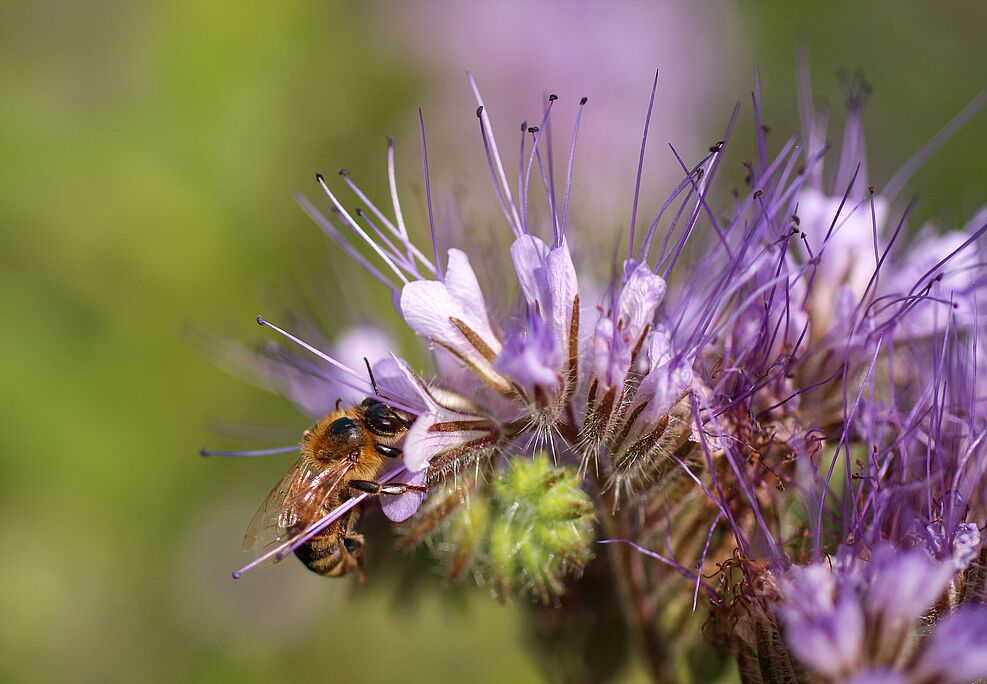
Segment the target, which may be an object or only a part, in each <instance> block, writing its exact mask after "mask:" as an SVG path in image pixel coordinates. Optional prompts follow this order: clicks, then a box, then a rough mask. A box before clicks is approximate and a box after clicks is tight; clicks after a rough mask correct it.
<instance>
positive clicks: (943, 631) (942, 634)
mask: <svg viewBox="0 0 987 684" xmlns="http://www.w3.org/2000/svg"><path fill="white" fill-rule="evenodd" d="M908 671H909V672H908V674H909V678H908V681H909V682H914V683H915V684H965V683H966V682H972V681H976V680H979V679H983V678H984V677H987V610H985V609H984V608H966V609H961V610H958V611H956V612H955V613H952V614H950V615H948V616H946V617H945V618H943V619H942V621H941V622H939V623H938V624H937V625H936V628H935V629H934V630H933V632H932V634H930V635H929V636H928V638H926V639H925V641H923V642H922V643H921V645H920V646H919V647H918V650H917V653H916V655H915V656H914V658H913V659H912V662H911V664H910V666H909V668H908Z"/></svg>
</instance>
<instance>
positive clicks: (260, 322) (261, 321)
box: [257, 314, 267, 325]
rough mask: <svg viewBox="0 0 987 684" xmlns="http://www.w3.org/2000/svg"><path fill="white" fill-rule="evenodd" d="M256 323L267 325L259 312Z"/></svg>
mask: <svg viewBox="0 0 987 684" xmlns="http://www.w3.org/2000/svg"><path fill="white" fill-rule="evenodd" d="M257 325H267V321H265V320H264V317H263V316H262V315H260V314H258V315H257Z"/></svg>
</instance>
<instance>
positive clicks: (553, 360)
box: [494, 315, 562, 394]
mask: <svg viewBox="0 0 987 684" xmlns="http://www.w3.org/2000/svg"><path fill="white" fill-rule="evenodd" d="M561 366H562V351H561V350H560V349H559V344H558V341H557V340H556V338H555V336H554V334H553V333H552V330H551V328H549V327H548V325H546V324H545V323H544V322H543V321H542V319H541V317H540V316H537V315H533V316H531V317H530V322H529V324H528V327H527V328H526V329H525V330H520V331H518V332H516V333H514V334H513V335H511V337H509V338H508V340H507V344H505V345H504V349H503V350H502V351H501V352H500V356H498V357H497V360H496V361H495V362H494V370H496V371H497V372H498V373H501V374H503V375H506V376H507V377H509V378H511V379H512V380H514V381H515V382H516V383H518V384H519V385H520V386H521V387H522V388H524V389H525V390H526V391H528V392H533V391H534V389H535V388H536V387H538V388H540V389H541V390H543V391H544V392H546V393H549V394H551V393H552V392H554V391H555V389H556V388H557V387H558V386H559V384H560V383H561V377H560V376H559V369H560V368H561Z"/></svg>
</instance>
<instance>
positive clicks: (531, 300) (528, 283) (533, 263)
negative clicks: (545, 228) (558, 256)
mask: <svg viewBox="0 0 987 684" xmlns="http://www.w3.org/2000/svg"><path fill="white" fill-rule="evenodd" d="M547 256H548V245H546V244H545V242H544V241H542V240H541V239H539V238H536V237H534V236H533V235H522V236H521V237H519V238H518V239H517V240H515V241H514V244H513V245H511V260H512V261H513V262H514V270H515V271H516V272H517V279H518V283H519V284H520V285H521V294H522V295H523V296H524V298H525V300H527V302H528V304H540V303H541V300H540V294H541V292H540V291H539V288H538V276H537V275H536V272H537V271H538V270H539V269H541V268H542V267H543V266H544V264H545V258H546V257H547Z"/></svg>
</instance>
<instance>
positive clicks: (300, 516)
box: [243, 387, 426, 584]
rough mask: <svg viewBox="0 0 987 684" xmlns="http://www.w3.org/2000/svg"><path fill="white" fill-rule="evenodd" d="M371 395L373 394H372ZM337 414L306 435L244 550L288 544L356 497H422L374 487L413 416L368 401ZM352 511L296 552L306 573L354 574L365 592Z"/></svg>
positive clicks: (404, 487) (401, 486)
mask: <svg viewBox="0 0 987 684" xmlns="http://www.w3.org/2000/svg"><path fill="white" fill-rule="evenodd" d="M375 390H376V387H375ZM340 403H341V402H337V403H336V410H335V411H333V412H332V413H330V414H329V415H327V416H326V417H325V418H323V419H322V420H320V421H319V422H318V423H316V424H315V426H314V427H312V428H311V429H310V430H306V431H305V433H304V435H303V437H302V444H301V455H300V456H299V458H298V460H297V461H295V464H294V465H293V466H291V468H289V469H288V472H287V473H286V474H285V476H284V477H283V478H282V479H281V481H280V482H279V483H278V484H277V485H276V486H275V487H274V489H272V490H271V493H270V494H268V496H267V498H266V499H265V500H264V503H262V504H261V506H260V508H259V509H258V510H257V513H256V514H254V517H253V519H251V521H250V524H249V525H248V526H247V531H246V533H245V534H244V537H243V547H244V549H245V550H252V549H257V548H266V547H268V546H273V545H277V544H283V543H286V542H290V540H292V539H296V538H298V537H300V536H301V535H303V534H305V533H306V532H308V531H309V530H310V529H311V527H310V526H311V525H312V524H314V523H316V522H317V521H319V520H320V519H321V518H323V517H324V516H325V515H327V514H328V513H329V512H330V511H332V510H333V509H335V508H336V507H338V506H339V505H340V504H342V503H343V502H344V501H346V500H347V499H349V498H350V497H351V496H353V495H354V493H357V492H365V493H367V494H372V495H378V494H392V495H401V494H404V493H406V492H409V491H418V492H424V491H425V490H426V488H425V487H424V486H422V485H414V484H406V483H401V482H391V483H386V484H383V483H380V482H378V481H377V480H376V478H377V476H378V474H379V473H380V471H381V468H382V466H383V464H384V460H385V459H389V458H398V457H399V456H401V449H400V448H398V447H396V446H394V443H395V442H397V441H398V440H400V439H401V438H402V437H403V436H404V434H405V433H406V432H407V431H408V428H409V427H410V426H411V420H412V416H410V415H409V414H404V413H403V412H401V411H398V410H396V409H393V408H391V407H390V406H388V405H387V404H385V403H384V402H382V401H380V400H378V399H374V398H373V397H368V398H367V399H365V400H364V401H363V402H362V403H361V404H359V405H358V406H351V407H348V408H342V409H340ZM356 517H357V513H356V509H352V510H351V511H350V513H349V514H347V515H344V516H343V517H342V518H340V519H339V520H336V521H335V522H333V523H331V524H330V525H329V526H328V527H327V528H325V529H324V530H322V531H320V532H319V534H317V535H316V536H313V537H312V538H311V539H309V540H308V541H307V542H305V543H304V544H303V545H301V546H299V547H298V548H297V549H296V550H295V555H296V556H297V557H298V558H299V560H301V561H302V562H303V563H304V564H305V565H306V566H307V567H308V569H309V570H311V571H312V572H316V573H318V574H320V575H324V576H326V577H339V576H342V575H347V574H349V573H351V572H354V571H356V572H357V573H358V578H359V581H360V584H366V582H367V578H366V573H365V572H364V569H363V546H364V539H363V535H360V534H358V533H356V532H355V531H354V529H353V527H354V524H355V522H356Z"/></svg>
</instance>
